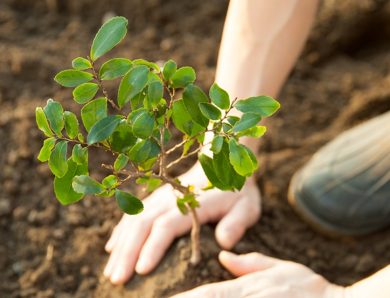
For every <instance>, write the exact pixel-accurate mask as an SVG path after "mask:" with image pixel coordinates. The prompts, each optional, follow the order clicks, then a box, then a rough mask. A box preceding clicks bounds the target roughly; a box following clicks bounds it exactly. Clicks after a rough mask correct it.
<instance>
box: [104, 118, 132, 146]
mask: <svg viewBox="0 0 390 298" xmlns="http://www.w3.org/2000/svg"><path fill="white" fill-rule="evenodd" d="M136 142H137V138H136V137H135V136H134V135H133V130H132V128H131V126H130V125H129V124H128V123H126V122H125V121H121V122H120V123H119V125H118V127H117V128H116V129H115V131H114V133H113V134H112V136H111V138H110V145H111V148H112V150H114V151H116V152H122V153H124V152H127V151H129V149H130V148H131V147H132V146H133V145H134V144H135V143H136Z"/></svg>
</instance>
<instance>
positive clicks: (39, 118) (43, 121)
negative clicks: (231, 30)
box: [35, 107, 53, 137]
mask: <svg viewBox="0 0 390 298" xmlns="http://www.w3.org/2000/svg"><path fill="white" fill-rule="evenodd" d="M35 120H36V122H37V126H38V128H39V129H40V130H41V131H42V132H43V133H44V134H45V136H47V137H52V136H53V132H52V131H51V129H50V126H49V123H48V122H47V118H46V115H45V112H44V111H43V109H42V108H41V107H37V108H36V109H35Z"/></svg>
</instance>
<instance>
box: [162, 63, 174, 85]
mask: <svg viewBox="0 0 390 298" xmlns="http://www.w3.org/2000/svg"><path fill="white" fill-rule="evenodd" d="M176 70H177V65H176V62H175V61H173V60H168V61H167V62H165V64H164V66H163V70H162V73H163V77H164V79H165V80H166V81H169V79H170V78H171V77H172V75H173V74H174V73H175V72H176Z"/></svg>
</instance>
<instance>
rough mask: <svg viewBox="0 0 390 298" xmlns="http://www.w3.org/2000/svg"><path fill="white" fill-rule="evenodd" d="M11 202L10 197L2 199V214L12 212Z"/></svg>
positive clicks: (0, 201) (0, 205)
mask: <svg viewBox="0 0 390 298" xmlns="http://www.w3.org/2000/svg"><path fill="white" fill-rule="evenodd" d="M11 209H12V208H11V203H10V201H9V200H8V199H5V198H1V199H0V216H5V215H8V214H9V213H10V212H11Z"/></svg>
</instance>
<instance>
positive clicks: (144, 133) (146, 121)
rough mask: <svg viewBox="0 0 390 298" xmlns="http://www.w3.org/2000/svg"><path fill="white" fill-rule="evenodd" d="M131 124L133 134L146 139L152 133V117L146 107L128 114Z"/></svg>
mask: <svg viewBox="0 0 390 298" xmlns="http://www.w3.org/2000/svg"><path fill="white" fill-rule="evenodd" d="M129 119H130V121H131V124H132V128H133V134H134V135H135V136H136V137H138V138H140V139H147V138H148V137H150V136H151V135H152V133H153V129H154V117H153V114H152V113H150V112H148V111H147V110H146V109H143V108H141V109H139V110H136V111H133V112H132V113H131V114H130V115H129Z"/></svg>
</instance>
